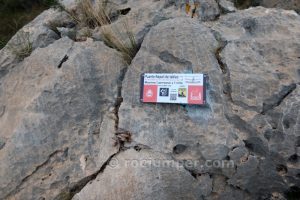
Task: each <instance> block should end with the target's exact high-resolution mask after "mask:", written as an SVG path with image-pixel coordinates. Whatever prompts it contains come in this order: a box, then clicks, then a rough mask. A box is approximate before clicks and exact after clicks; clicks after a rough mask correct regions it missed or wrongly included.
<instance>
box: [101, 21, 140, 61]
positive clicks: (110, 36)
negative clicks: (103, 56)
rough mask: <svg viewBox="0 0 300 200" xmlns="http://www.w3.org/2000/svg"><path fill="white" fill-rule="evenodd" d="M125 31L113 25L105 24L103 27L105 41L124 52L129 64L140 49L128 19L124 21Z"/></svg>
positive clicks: (123, 54) (124, 58) (124, 57)
mask: <svg viewBox="0 0 300 200" xmlns="http://www.w3.org/2000/svg"><path fill="white" fill-rule="evenodd" d="M122 25H123V29H122V30H124V31H123V32H121V31H120V30H119V29H118V28H116V27H115V28H114V29H113V28H112V27H111V26H104V27H102V29H101V33H102V37H103V40H104V42H105V43H106V44H107V45H108V46H110V47H112V48H114V49H116V50H117V51H119V52H120V53H121V54H122V57H123V60H124V61H125V63H126V64H127V65H129V64H130V63H131V61H132V59H133V58H134V56H135V55H136V53H137V51H138V47H137V44H136V41H135V37H134V35H133V33H132V31H131V30H130V28H129V25H128V23H127V21H124V22H123V23H122Z"/></svg>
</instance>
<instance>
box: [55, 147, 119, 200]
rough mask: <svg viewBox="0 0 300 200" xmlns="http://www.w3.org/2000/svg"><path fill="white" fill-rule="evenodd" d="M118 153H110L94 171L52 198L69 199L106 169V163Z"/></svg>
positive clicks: (57, 199) (56, 199)
mask: <svg viewBox="0 0 300 200" xmlns="http://www.w3.org/2000/svg"><path fill="white" fill-rule="evenodd" d="M119 153H120V151H118V152H117V153H115V154H113V155H111V156H110V157H109V158H108V159H107V160H106V161H105V162H104V163H103V165H102V166H101V168H100V169H99V170H98V171H96V172H95V173H93V174H91V175H90V176H87V177H84V178H83V179H81V180H80V181H78V182H77V183H75V184H73V185H72V186H70V187H68V188H66V189H64V190H63V191H62V192H61V193H60V194H59V195H57V196H56V197H55V198H54V199H55V200H61V199H64V200H71V199H72V198H73V197H74V196H75V195H76V194H77V193H79V192H80V191H81V190H82V189H83V188H84V187H85V186H86V185H87V184H88V183H89V182H90V181H92V180H95V179H96V178H97V176H98V175H99V174H100V173H102V172H104V170H105V169H106V167H107V165H109V162H110V161H111V160H112V159H113V158H114V157H115V156H117V155H118V154H119Z"/></svg>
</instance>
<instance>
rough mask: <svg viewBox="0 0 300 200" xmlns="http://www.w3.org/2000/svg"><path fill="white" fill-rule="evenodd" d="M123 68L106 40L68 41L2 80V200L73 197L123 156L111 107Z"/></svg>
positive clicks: (32, 58)
mask: <svg viewBox="0 0 300 200" xmlns="http://www.w3.org/2000/svg"><path fill="white" fill-rule="evenodd" d="M65 56H67V58H68V59H66V60H64V61H65V62H63V58H64V57H65ZM123 67H124V65H123V63H122V60H121V58H120V57H119V55H118V54H117V53H116V52H115V51H114V50H112V49H109V48H108V47H106V46H105V45H104V44H103V43H102V42H92V41H88V42H84V43H74V42H73V41H71V40H70V39H67V38H63V39H60V40H58V41H56V42H55V43H54V44H52V45H49V46H48V47H46V48H42V49H37V50H35V51H34V52H33V54H32V55H31V56H30V57H29V58H26V59H25V60H24V62H22V63H20V64H19V65H18V66H17V67H15V68H14V69H12V70H11V71H10V73H9V74H7V75H6V76H5V77H3V78H1V88H0V91H1V96H0V105H1V106H4V107H5V112H4V113H3V114H2V115H1V120H0V127H1V132H0V136H1V138H4V139H5V141H6V144H5V146H4V147H2V149H1V151H0V159H1V164H0V165H1V167H0V174H1V177H2V178H1V180H0V194H1V195H0V198H1V199H3V198H7V199H14V198H16V199H39V198H42V197H43V198H46V199H53V198H54V197H56V196H57V195H62V194H61V193H62V192H63V195H67V194H68V192H69V190H70V189H71V188H72V187H75V186H76V184H81V181H83V182H84V181H87V180H85V179H86V177H88V176H90V175H92V174H94V173H96V172H97V171H98V169H100V168H101V166H102V165H103V163H104V162H105V161H106V160H107V159H108V158H109V157H110V156H111V155H112V154H114V153H116V152H117V151H118V149H117V147H114V146H113V140H112V137H113V136H114V131H115V120H114V118H115V115H114V113H113V110H111V111H110V109H111V108H114V105H115V103H116V99H117V95H118V80H119V76H120V71H122V69H123Z"/></svg>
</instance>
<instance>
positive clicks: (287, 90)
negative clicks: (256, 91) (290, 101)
mask: <svg viewBox="0 0 300 200" xmlns="http://www.w3.org/2000/svg"><path fill="white" fill-rule="evenodd" d="M296 88H297V85H296V83H292V84H290V85H288V86H283V87H282V89H281V90H280V91H279V92H278V93H277V94H274V95H272V96H271V97H270V98H268V99H266V100H265V102H264V103H263V109H262V112H261V114H263V115H264V114H266V112H268V111H269V110H272V109H273V108H275V107H277V106H279V105H280V104H281V103H282V102H283V100H284V99H285V98H286V97H287V96H288V95H289V94H291V93H292V92H293V91H294V90H295V89H296Z"/></svg>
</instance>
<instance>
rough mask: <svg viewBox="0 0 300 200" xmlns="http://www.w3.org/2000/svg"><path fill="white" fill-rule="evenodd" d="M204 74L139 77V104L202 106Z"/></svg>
mask: <svg viewBox="0 0 300 200" xmlns="http://www.w3.org/2000/svg"><path fill="white" fill-rule="evenodd" d="M207 79H208V77H207V75H206V74H153V73H145V74H142V76H141V94H140V97H141V102H144V103H177V104H195V105H204V104H205V103H206V85H207Z"/></svg>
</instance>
